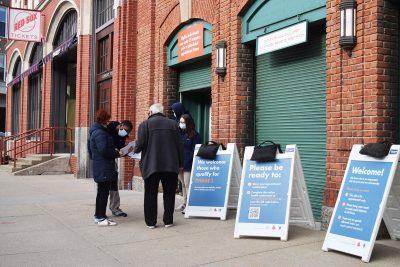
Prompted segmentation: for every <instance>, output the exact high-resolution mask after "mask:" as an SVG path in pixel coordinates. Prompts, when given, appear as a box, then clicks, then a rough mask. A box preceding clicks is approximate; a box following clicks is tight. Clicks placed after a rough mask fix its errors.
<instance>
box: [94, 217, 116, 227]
mask: <svg viewBox="0 0 400 267" xmlns="http://www.w3.org/2000/svg"><path fill="white" fill-rule="evenodd" d="M97 225H98V226H115V225H117V223H116V222H114V221H112V220H110V219H104V220H102V221H99V222H98V223H97Z"/></svg>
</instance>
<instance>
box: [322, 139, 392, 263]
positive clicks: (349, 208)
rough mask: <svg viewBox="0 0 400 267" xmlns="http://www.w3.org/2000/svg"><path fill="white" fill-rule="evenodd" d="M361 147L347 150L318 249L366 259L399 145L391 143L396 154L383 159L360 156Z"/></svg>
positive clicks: (389, 187) (376, 231) (388, 193)
mask: <svg viewBox="0 0 400 267" xmlns="http://www.w3.org/2000/svg"><path fill="white" fill-rule="evenodd" d="M361 148H362V145H354V146H353V149H352V151H351V153H350V157H349V161H348V163H347V168H346V172H345V175H344V178H343V181H342V185H341V188H340V191H339V195H338V198H337V202H336V205H335V209H334V211H333V214H332V217H331V222H330V225H329V228H328V231H327V235H326V238H325V242H324V244H323V248H322V249H323V250H325V251H327V250H329V249H334V250H338V251H342V252H346V253H349V254H353V255H357V256H360V257H362V260H363V261H365V262H369V260H370V257H371V253H372V249H373V247H374V243H375V239H376V235H377V233H378V230H379V225H380V223H381V221H382V217H383V214H384V212H385V207H386V203H387V199H388V196H389V195H390V192H391V191H390V190H391V185H392V183H393V179H394V177H395V170H396V169H397V162H398V161H399V153H398V151H399V148H400V146H398V145H394V146H392V148H391V151H396V153H389V155H388V156H386V157H385V158H384V159H375V158H372V157H369V156H365V155H361V154H360V153H359V151H360V150H361ZM385 222H386V221H385ZM389 224H390V222H389Z"/></svg>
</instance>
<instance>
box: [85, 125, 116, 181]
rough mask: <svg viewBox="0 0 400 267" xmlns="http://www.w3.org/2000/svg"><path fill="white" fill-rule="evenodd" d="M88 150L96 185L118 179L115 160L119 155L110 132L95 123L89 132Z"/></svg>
mask: <svg viewBox="0 0 400 267" xmlns="http://www.w3.org/2000/svg"><path fill="white" fill-rule="evenodd" d="M89 134H90V137H89V141H88V150H89V156H90V159H91V160H92V163H93V164H92V168H93V178H94V181H95V182H96V183H101V182H105V181H111V180H113V179H116V178H117V177H118V173H117V171H116V170H115V159H116V158H118V157H119V153H118V151H117V150H115V147H114V143H113V139H112V137H111V134H110V133H109V132H108V130H107V129H106V128H105V127H103V126H102V125H101V124H99V123H97V122H95V123H94V124H93V125H92V127H90V130H89Z"/></svg>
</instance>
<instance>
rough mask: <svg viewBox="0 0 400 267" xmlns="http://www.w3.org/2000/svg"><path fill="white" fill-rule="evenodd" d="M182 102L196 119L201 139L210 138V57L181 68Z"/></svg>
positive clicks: (203, 140) (206, 139)
mask: <svg viewBox="0 0 400 267" xmlns="http://www.w3.org/2000/svg"><path fill="white" fill-rule="evenodd" d="M179 92H180V93H181V97H182V103H183V105H184V106H185V108H186V109H187V110H189V112H190V114H191V115H192V117H193V119H194V123H195V124H196V131H198V132H199V134H200V137H201V141H202V142H205V141H208V140H209V135H210V108H211V62H210V59H207V60H202V61H199V62H195V63H192V64H189V65H186V66H184V67H183V68H181V69H180V70H179Z"/></svg>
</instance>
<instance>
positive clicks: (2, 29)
mask: <svg viewBox="0 0 400 267" xmlns="http://www.w3.org/2000/svg"><path fill="white" fill-rule="evenodd" d="M6 21H7V9H6V8H4V7H0V38H6Z"/></svg>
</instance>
